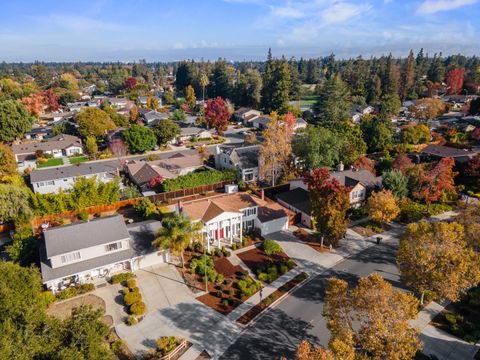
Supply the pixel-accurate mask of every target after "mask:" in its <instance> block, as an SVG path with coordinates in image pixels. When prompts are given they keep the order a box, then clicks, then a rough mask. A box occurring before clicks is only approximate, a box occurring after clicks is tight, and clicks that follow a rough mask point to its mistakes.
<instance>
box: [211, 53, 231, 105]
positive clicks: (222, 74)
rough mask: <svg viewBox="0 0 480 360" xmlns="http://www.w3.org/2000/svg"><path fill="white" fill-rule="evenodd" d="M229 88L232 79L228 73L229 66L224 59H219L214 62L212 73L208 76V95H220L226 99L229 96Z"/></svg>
mask: <svg viewBox="0 0 480 360" xmlns="http://www.w3.org/2000/svg"><path fill="white" fill-rule="evenodd" d="M231 90H232V79H231V77H230V75H229V68H228V66H227V64H226V62H225V61H224V60H221V59H219V60H217V61H216V62H215V65H214V68H213V73H212V76H211V77H210V84H209V88H208V95H209V97H210V98H213V97H218V96H220V97H221V98H224V99H228V98H230V94H231Z"/></svg>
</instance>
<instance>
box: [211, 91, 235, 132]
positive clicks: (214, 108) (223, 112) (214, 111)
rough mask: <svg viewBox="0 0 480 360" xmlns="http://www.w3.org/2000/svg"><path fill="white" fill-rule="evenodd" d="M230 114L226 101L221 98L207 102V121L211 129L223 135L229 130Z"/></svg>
mask: <svg viewBox="0 0 480 360" xmlns="http://www.w3.org/2000/svg"><path fill="white" fill-rule="evenodd" d="M229 119H230V113H229V111H228V107H227V105H226V103H225V101H224V100H223V99H222V98H221V97H216V98H215V99H210V100H208V101H207V107H206V109H205V120H206V122H207V126H208V127H209V128H214V129H215V130H217V132H218V133H219V134H220V135H222V134H223V132H224V131H225V130H227V126H228V120H229Z"/></svg>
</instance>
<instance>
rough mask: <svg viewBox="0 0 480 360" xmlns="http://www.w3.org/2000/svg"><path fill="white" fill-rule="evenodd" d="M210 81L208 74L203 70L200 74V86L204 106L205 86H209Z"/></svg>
mask: <svg viewBox="0 0 480 360" xmlns="http://www.w3.org/2000/svg"><path fill="white" fill-rule="evenodd" d="M209 83H210V81H209V80H208V76H207V74H205V73H204V72H202V74H201V75H200V86H201V87H202V107H203V105H204V104H205V87H207V86H208V84H209Z"/></svg>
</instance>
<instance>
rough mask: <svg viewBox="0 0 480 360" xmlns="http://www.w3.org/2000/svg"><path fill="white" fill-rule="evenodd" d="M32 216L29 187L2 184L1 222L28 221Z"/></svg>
mask: <svg viewBox="0 0 480 360" xmlns="http://www.w3.org/2000/svg"><path fill="white" fill-rule="evenodd" d="M31 217H32V210H31V209H30V204H29V194H28V189H27V188H21V187H18V186H15V185H10V184H0V223H5V222H9V221H14V222H20V223H22V222H26V221H28V220H30V218H31Z"/></svg>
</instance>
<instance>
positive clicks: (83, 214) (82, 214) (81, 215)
mask: <svg viewBox="0 0 480 360" xmlns="http://www.w3.org/2000/svg"><path fill="white" fill-rule="evenodd" d="M78 218H79V219H80V220H82V221H87V220H88V218H89V215H88V213H87V212H86V211H82V212H80V213H79V214H78Z"/></svg>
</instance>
